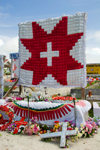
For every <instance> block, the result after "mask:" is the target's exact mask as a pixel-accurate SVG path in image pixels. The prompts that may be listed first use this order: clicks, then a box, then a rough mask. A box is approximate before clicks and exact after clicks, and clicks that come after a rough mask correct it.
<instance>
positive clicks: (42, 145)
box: [0, 129, 100, 150]
mask: <svg viewBox="0 0 100 150" xmlns="http://www.w3.org/2000/svg"><path fill="white" fill-rule="evenodd" d="M0 134H2V136H0V150H59V149H60V150H61V148H60V147H59V143H57V142H43V141H41V139H40V137H39V136H36V135H35V136H34V135H33V136H25V135H11V134H9V133H7V132H0ZM68 143H69V146H70V147H69V148H64V149H65V150H66V149H68V150H100V129H99V131H98V134H96V135H95V136H94V137H91V138H85V139H79V140H78V141H76V142H70V141H69V142H68Z"/></svg>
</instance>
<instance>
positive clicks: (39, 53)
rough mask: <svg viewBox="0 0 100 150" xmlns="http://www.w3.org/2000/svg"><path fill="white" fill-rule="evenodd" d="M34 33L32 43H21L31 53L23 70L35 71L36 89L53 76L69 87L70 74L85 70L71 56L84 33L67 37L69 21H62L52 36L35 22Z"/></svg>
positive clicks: (24, 41)
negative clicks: (68, 73) (68, 77)
mask: <svg viewBox="0 0 100 150" xmlns="http://www.w3.org/2000/svg"><path fill="white" fill-rule="evenodd" d="M32 32H33V38H32V39H24V38H21V39H20V41H21V44H22V45H23V46H24V47H25V48H26V51H29V52H30V53H31V57H30V58H29V59H28V60H26V61H25V62H24V64H22V66H21V69H24V70H28V71H33V79H32V84H33V85H39V84H40V83H41V82H42V81H43V80H45V78H46V77H47V76H48V75H50V74H52V77H54V79H55V80H56V81H57V82H58V83H60V84H61V85H67V84H68V83H67V71H68V70H75V69H81V68H83V65H82V64H81V63H79V62H78V61H77V60H75V58H73V57H72V56H71V55H70V50H73V47H74V46H75V44H76V43H77V42H78V40H79V39H81V37H82V36H83V32H81V33H74V34H68V17H62V19H61V20H60V21H59V23H57V24H56V26H55V27H54V29H53V30H52V32H51V33H47V32H46V31H45V30H44V29H43V28H42V27H41V26H40V25H39V24H38V23H37V22H32Z"/></svg>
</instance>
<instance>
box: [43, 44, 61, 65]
mask: <svg viewBox="0 0 100 150" xmlns="http://www.w3.org/2000/svg"><path fill="white" fill-rule="evenodd" d="M46 57H47V66H52V57H59V51H52V42H48V43H47V52H41V53H40V58H46Z"/></svg>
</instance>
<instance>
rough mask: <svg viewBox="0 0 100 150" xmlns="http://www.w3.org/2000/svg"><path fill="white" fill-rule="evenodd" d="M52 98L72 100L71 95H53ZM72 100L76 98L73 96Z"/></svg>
mask: <svg viewBox="0 0 100 150" xmlns="http://www.w3.org/2000/svg"><path fill="white" fill-rule="evenodd" d="M52 99H53V100H63V101H66V100H69V101H72V100H73V97H71V96H53V97H52ZM74 100H76V98H74Z"/></svg>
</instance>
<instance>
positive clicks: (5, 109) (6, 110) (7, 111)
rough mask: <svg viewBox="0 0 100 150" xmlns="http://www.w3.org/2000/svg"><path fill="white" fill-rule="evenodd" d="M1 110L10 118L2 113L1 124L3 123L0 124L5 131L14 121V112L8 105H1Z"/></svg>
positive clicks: (0, 128) (0, 127)
mask: <svg viewBox="0 0 100 150" xmlns="http://www.w3.org/2000/svg"><path fill="white" fill-rule="evenodd" d="M0 111H1V112H2V113H3V115H7V116H8V118H9V119H8V120H5V119H4V118H3V115H2V114H1V117H0V124H3V125H1V126H0V130H2V131H4V130H6V129H7V127H8V126H9V125H10V124H11V123H12V120H13V118H14V113H13V111H12V109H10V108H8V107H7V106H3V105H1V106H0Z"/></svg>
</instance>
